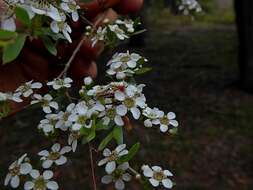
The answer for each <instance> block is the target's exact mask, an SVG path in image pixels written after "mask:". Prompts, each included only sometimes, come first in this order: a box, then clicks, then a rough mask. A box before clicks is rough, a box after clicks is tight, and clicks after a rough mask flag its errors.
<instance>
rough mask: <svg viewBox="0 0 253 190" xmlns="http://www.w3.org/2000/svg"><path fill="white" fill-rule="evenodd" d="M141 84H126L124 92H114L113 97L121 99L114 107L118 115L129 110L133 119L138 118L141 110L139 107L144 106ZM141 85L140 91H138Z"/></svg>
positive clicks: (124, 113)
mask: <svg viewBox="0 0 253 190" xmlns="http://www.w3.org/2000/svg"><path fill="white" fill-rule="evenodd" d="M141 86H142V85H139V86H137V87H136V86H134V85H128V86H127V87H126V89H125V90H124V92H122V91H121V90H117V91H116V92H115V94H114V96H115V99H116V100H118V101H121V102H122V104H120V105H118V106H117V107H116V111H117V114H119V115H120V116H125V115H126V114H127V111H128V110H129V111H131V113H132V115H133V117H134V119H139V118H140V115H141V111H140V110H139V108H145V107H146V98H145V96H144V94H142V93H141V91H142V87H141ZM140 87H141V91H140Z"/></svg>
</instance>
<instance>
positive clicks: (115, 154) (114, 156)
mask: <svg viewBox="0 0 253 190" xmlns="http://www.w3.org/2000/svg"><path fill="white" fill-rule="evenodd" d="M117 158H118V154H117V152H116V151H112V153H111V155H110V156H109V158H108V159H109V161H110V162H111V161H115V160H117Z"/></svg>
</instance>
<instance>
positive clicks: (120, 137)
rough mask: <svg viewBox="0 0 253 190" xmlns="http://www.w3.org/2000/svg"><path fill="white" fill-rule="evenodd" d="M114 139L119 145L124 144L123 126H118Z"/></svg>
mask: <svg viewBox="0 0 253 190" xmlns="http://www.w3.org/2000/svg"><path fill="white" fill-rule="evenodd" d="M113 138H114V139H115V140H116V141H117V143H118V144H123V139H124V137H123V129H122V127H121V126H116V127H114V129H113Z"/></svg>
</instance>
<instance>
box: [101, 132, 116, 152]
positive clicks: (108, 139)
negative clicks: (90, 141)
mask: <svg viewBox="0 0 253 190" xmlns="http://www.w3.org/2000/svg"><path fill="white" fill-rule="evenodd" d="M112 138H113V131H112V132H110V133H109V134H108V135H107V136H106V137H105V138H104V140H102V142H101V143H100V145H99V146H98V151H101V150H103V149H104V148H105V147H106V145H107V144H108V143H109V142H110V141H111V140H112Z"/></svg>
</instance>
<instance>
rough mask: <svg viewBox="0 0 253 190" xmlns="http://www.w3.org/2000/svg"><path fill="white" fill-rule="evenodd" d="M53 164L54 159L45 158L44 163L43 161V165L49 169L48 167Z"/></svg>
mask: <svg viewBox="0 0 253 190" xmlns="http://www.w3.org/2000/svg"><path fill="white" fill-rule="evenodd" d="M52 164H53V161H52V160H44V161H43V163H42V167H43V168H45V169H47V168H50V167H51V166H52Z"/></svg>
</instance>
